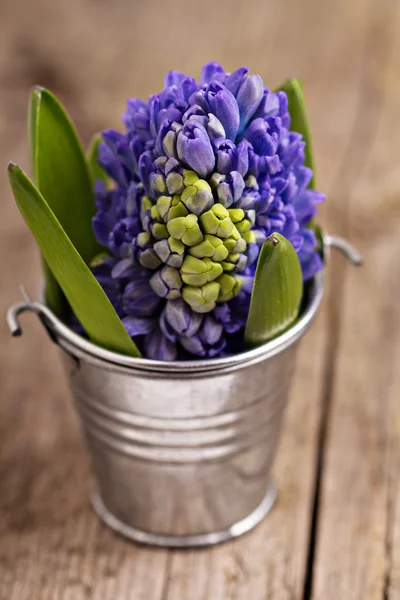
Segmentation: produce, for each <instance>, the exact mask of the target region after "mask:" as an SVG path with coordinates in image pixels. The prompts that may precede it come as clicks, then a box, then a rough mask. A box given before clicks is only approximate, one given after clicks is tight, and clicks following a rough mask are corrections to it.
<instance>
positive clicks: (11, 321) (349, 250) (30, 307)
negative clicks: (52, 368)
mask: <svg viewBox="0 0 400 600" xmlns="http://www.w3.org/2000/svg"><path fill="white" fill-rule="evenodd" d="M324 244H325V246H327V247H328V248H336V250H339V251H340V252H341V253H342V254H343V255H344V256H345V257H346V258H347V259H348V260H349V261H350V262H351V263H352V264H353V265H354V266H357V267H359V266H360V265H362V264H363V262H364V261H363V258H362V256H361V255H360V254H359V252H358V251H357V250H356V249H355V248H354V246H352V244H350V242H348V241H347V240H345V239H344V238H341V237H339V236H336V235H327V234H326V235H324ZM20 289H21V293H22V296H23V298H24V302H18V303H17V304H13V305H12V306H10V308H9V309H8V311H7V315H6V320H7V324H8V327H9V329H10V332H11V335H12V336H14V337H17V336H20V335H22V327H21V323H20V320H19V316H20V315H21V314H22V313H24V312H27V311H30V312H33V313H35V314H36V315H37V316H38V317H39V319H40V320H41V322H42V324H43V326H44V327H45V329H46V331H47V333H48V335H49V337H50V339H51V340H52V341H53V342H54V343H57V335H56V334H57V331H59V332H60V333H61V331H60V329H63V328H64V327H66V326H65V325H62V324H60V322H59V321H57V320H55V319H54V317H53V313H52V312H51V310H50V309H49V308H47V306H45V305H44V304H42V303H41V302H33V301H32V299H31V298H30V297H29V294H28V293H27V291H26V289H25V287H24V286H21V287H20Z"/></svg>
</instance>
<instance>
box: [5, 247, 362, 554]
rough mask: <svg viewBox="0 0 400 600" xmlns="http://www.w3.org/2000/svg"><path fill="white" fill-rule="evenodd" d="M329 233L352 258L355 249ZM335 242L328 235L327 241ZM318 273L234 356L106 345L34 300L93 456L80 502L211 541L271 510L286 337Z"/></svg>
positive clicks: (289, 343)
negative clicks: (280, 323)
mask: <svg viewBox="0 0 400 600" xmlns="http://www.w3.org/2000/svg"><path fill="white" fill-rule="evenodd" d="M336 240H337V238H327V242H328V245H336V246H338V245H340V248H341V249H342V251H344V252H345V253H346V254H347V255H348V256H349V257H350V259H351V260H352V261H353V262H354V263H359V262H360V258H359V257H358V256H357V253H356V252H355V251H354V250H353V249H352V248H351V247H349V246H347V245H346V244H345V243H340V244H337V243H336ZM339 241H340V240H339ZM323 292H324V273H323V272H320V273H318V274H317V276H316V277H315V278H314V280H313V282H312V283H311V285H310V288H309V289H308V295H307V298H306V306H305V307H304V309H303V313H302V315H301V317H300V318H299V320H298V322H297V323H296V324H295V326H294V327H292V328H291V329H290V330H289V331H287V332H286V333H284V334H282V335H281V336H279V337H278V338H276V339H275V340H272V341H271V342H269V343H267V344H265V345H263V346H261V347H259V348H256V349H254V350H251V351H249V352H244V353H242V354H238V355H235V356H230V357H224V358H219V359H212V360H206V361H204V360H195V361H185V362H179V361H175V362H164V361H154V360H147V359H136V358H128V357H126V356H122V355H118V354H115V353H113V352H110V351H108V350H105V349H103V348H100V347H98V346H95V345H94V344H92V343H90V342H89V341H88V340H85V339H84V338H82V337H80V336H79V335H76V334H75V333H73V332H72V331H71V330H70V329H69V328H68V327H66V326H65V325H64V324H63V323H62V322H61V321H60V320H59V319H57V317H55V315H53V314H52V313H51V311H50V310H49V309H48V308H47V307H46V306H44V305H43V304H41V303H39V302H30V300H29V298H28V297H26V298H25V300H26V302H25V303H21V304H18V305H14V306H13V307H12V308H11V309H10V311H9V313H8V322H9V326H10V329H11V331H12V333H13V335H19V334H20V333H21V328H20V325H19V321H18V316H19V314H20V313H21V312H23V311H26V310H31V311H33V312H35V313H36V314H38V315H39V317H40V319H41V320H42V322H43V324H44V325H45V327H46V329H47V331H48V333H49V335H50V337H51V339H52V340H53V341H54V342H56V343H57V344H58V345H59V346H60V348H61V356H62V360H63V363H64V366H65V370H66V373H67V377H68V380H69V384H70V387H71V390H72V393H73V397H74V399H75V403H76V407H77V410H78V412H79V415H80V418H81V422H82V425H83V431H84V434H85V437H86V440H87V444H88V447H89V450H90V454H91V457H92V462H93V469H94V473H95V478H96V487H95V489H94V491H93V494H92V503H93V506H94V509H95V510H96V512H97V514H98V515H99V516H100V517H101V518H102V519H103V520H104V521H105V522H106V523H107V524H108V525H109V526H110V527H112V528H113V529H115V530H116V531H118V532H119V533H122V534H123V535H125V536H127V537H129V538H132V539H134V540H136V541H138V542H142V543H149V544H153V545H159V546H171V547H187V546H200V545H207V544H215V543H218V542H221V541H225V540H227V539H230V538H232V537H236V536H238V535H241V534H243V533H245V532H246V531H248V530H249V529H251V528H253V527H254V526H255V525H256V524H257V523H258V522H259V521H260V520H261V519H262V518H263V516H264V515H265V514H266V513H267V512H268V511H269V510H270V509H271V507H272V505H273V503H274V500H275V496H276V491H275V488H274V487H273V484H272V483H271V481H270V471H271V466H272V462H273V459H274V456H275V453H276V449H277V445H278V441H279V436H280V431H281V426H282V420H283V415H284V409H285V406H286V403H287V397H288V392H289V388H290V383H291V379H292V375H293V370H294V366H295V357H296V350H297V346H298V342H299V340H300V338H301V337H302V336H303V335H304V333H305V332H306V331H307V329H308V328H309V326H310V325H311V322H312V320H313V319H314V317H315V315H316V313H317V311H318V308H319V306H320V303H321V300H322V297H323Z"/></svg>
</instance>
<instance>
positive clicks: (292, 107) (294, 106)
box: [277, 78, 315, 189]
mask: <svg viewBox="0 0 400 600" xmlns="http://www.w3.org/2000/svg"><path fill="white" fill-rule="evenodd" d="M277 91H283V92H286V94H287V97H288V103H289V114H290V118H291V126H290V129H291V130H292V131H297V132H298V133H301V134H302V136H303V140H304V141H305V143H306V147H305V149H304V152H305V161H304V164H305V166H306V167H310V169H312V170H313V177H312V179H311V181H310V184H309V187H310V188H312V189H315V169H314V159H313V151H312V143H311V133H310V127H309V124H308V118H307V110H306V102H305V97H304V91H303V84H302V82H301V81H300V79H295V78H293V79H287V80H286V81H285V83H283V84H282V85H281V86H280V87H279V88H278V90H277Z"/></svg>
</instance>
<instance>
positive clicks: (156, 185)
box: [150, 173, 167, 194]
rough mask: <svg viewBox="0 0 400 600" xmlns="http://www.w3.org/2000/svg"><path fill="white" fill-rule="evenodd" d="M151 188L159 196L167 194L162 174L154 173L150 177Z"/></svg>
mask: <svg viewBox="0 0 400 600" xmlns="http://www.w3.org/2000/svg"><path fill="white" fill-rule="evenodd" d="M150 185H151V188H152V189H153V190H154V191H156V192H158V193H159V194H165V193H166V192H167V186H166V183H165V178H164V176H163V175H161V173H152V174H151V175H150Z"/></svg>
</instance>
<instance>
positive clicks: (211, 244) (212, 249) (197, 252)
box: [189, 233, 236, 262]
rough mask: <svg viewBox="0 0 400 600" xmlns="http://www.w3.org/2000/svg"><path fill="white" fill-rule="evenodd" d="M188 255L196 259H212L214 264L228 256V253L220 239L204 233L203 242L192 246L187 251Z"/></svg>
mask: <svg viewBox="0 0 400 600" xmlns="http://www.w3.org/2000/svg"><path fill="white" fill-rule="evenodd" d="M235 243H236V242H235ZM189 254H191V255H192V256H195V257H196V258H205V257H208V258H212V259H213V260H214V261H216V262H219V261H221V260H224V259H225V258H226V257H227V256H228V254H229V251H228V249H227V248H226V247H225V246H224V242H223V241H222V240H221V239H220V238H218V237H216V236H215V235H210V234H208V233H206V235H205V236H204V240H203V241H202V242H200V244H197V245H196V246H192V247H191V248H190V249H189Z"/></svg>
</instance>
